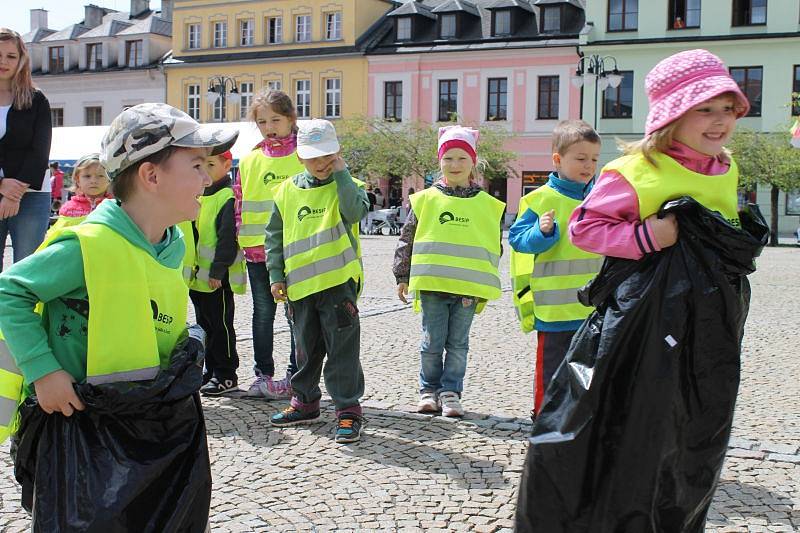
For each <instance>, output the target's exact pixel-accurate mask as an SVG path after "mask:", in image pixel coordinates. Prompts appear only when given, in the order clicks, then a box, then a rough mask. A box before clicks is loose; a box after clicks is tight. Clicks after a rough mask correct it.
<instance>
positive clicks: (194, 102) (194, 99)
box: [186, 84, 200, 120]
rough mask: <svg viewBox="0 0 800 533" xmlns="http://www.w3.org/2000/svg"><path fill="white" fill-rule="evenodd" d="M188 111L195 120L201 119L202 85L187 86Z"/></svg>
mask: <svg viewBox="0 0 800 533" xmlns="http://www.w3.org/2000/svg"><path fill="white" fill-rule="evenodd" d="M186 113H187V114H188V115H189V116H190V117H192V118H193V119H195V120H200V86H199V85H196V84H195V85H188V86H187V87H186Z"/></svg>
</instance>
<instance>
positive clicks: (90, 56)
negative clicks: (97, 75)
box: [86, 43, 103, 70]
mask: <svg viewBox="0 0 800 533" xmlns="http://www.w3.org/2000/svg"><path fill="white" fill-rule="evenodd" d="M86 68H87V69H89V70H98V69H101V68H103V45H102V43H91V44H87V45H86Z"/></svg>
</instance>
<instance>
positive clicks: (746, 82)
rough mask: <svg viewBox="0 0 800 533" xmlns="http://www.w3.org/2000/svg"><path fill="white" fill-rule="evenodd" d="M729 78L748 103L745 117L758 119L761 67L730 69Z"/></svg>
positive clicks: (759, 111)
mask: <svg viewBox="0 0 800 533" xmlns="http://www.w3.org/2000/svg"><path fill="white" fill-rule="evenodd" d="M731 77H732V78H733V79H734V80H736V83H737V84H738V85H739V88H740V89H741V90H742V92H743V93H744V95H745V96H746V97H747V100H748V101H749V102H750V112H749V113H748V114H747V116H748V117H760V116H761V82H762V80H763V69H762V68H761V67H735V68H731Z"/></svg>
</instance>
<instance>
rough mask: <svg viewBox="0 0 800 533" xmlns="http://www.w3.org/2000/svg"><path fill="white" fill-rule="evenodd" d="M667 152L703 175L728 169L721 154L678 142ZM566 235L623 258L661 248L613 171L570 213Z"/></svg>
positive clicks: (622, 180)
mask: <svg viewBox="0 0 800 533" xmlns="http://www.w3.org/2000/svg"><path fill="white" fill-rule="evenodd" d="M666 155H668V156H670V157H671V158H673V159H675V160H676V161H677V162H678V163H680V164H681V165H683V166H684V167H686V168H688V169H689V170H692V171H694V172H698V173H700V174H705V175H706V176H718V175H720V174H724V173H725V172H727V171H728V169H729V168H730V161H728V159H727V156H725V155H724V154H720V155H718V156H708V155H705V154H701V153H700V152H697V151H695V150H693V149H691V148H689V147H688V146H686V145H683V144H681V143H678V142H675V143H673V146H672V148H670V149H669V150H668V151H667V153H666ZM665 179H666V178H665ZM569 237H570V240H571V241H572V244H574V245H575V246H577V247H578V248H581V249H582V250H586V251H587V252H593V253H596V254H600V255H606V256H610V257H622V258H625V259H641V258H642V256H644V255H645V254H648V253H652V252H657V251H659V250H660V249H661V248H660V247H659V246H658V243H657V242H656V239H655V237H654V236H653V232H652V230H651V229H650V225H649V224H647V223H646V222H643V221H642V220H641V217H640V216H639V199H638V197H637V196H636V191H634V189H633V186H631V184H630V183H628V181H627V180H626V179H625V178H624V177H623V176H622V175H621V174H619V173H618V172H616V171H613V170H611V171H606V172H603V173H602V174H600V177H599V178H597V182H596V183H595V185H594V188H593V189H592V192H591V193H589V196H587V197H586V199H585V200H584V201H583V203H581V205H579V206H578V208H577V209H575V211H574V212H573V213H572V216H571V217H570V219H569Z"/></svg>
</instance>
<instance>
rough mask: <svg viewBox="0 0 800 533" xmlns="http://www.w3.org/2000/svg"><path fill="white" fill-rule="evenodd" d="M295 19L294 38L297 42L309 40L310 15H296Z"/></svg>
mask: <svg viewBox="0 0 800 533" xmlns="http://www.w3.org/2000/svg"><path fill="white" fill-rule="evenodd" d="M295 20H296V22H297V24H295V35H294V40H295V41H297V42H298V43H308V42H311V15H298V16H297V18H296V19H295Z"/></svg>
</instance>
